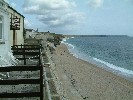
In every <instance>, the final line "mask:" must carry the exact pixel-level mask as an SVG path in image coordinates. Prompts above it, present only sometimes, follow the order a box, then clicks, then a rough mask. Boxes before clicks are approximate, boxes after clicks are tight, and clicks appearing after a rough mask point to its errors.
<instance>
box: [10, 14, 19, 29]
mask: <svg viewBox="0 0 133 100" xmlns="http://www.w3.org/2000/svg"><path fill="white" fill-rule="evenodd" d="M10 30H20V18H18V17H17V16H13V17H12V15H11V24H10Z"/></svg>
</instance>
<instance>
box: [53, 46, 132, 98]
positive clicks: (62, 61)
mask: <svg viewBox="0 0 133 100" xmlns="http://www.w3.org/2000/svg"><path fill="white" fill-rule="evenodd" d="M55 53H56V54H53V56H52V58H53V62H54V63H55V67H56V69H55V70H56V72H57V75H58V78H59V80H60V81H61V83H62V87H63V88H64V90H65V92H66V94H67V97H66V98H68V99H67V100H84V99H86V100H90V99H91V100H105V99H107V100H108V99H109V100H131V99H133V83H132V82H130V81H128V80H126V79H124V78H121V77H119V76H116V75H115V74H113V73H111V72H109V71H106V70H105V69H103V68H100V67H97V66H96V65H93V64H91V63H89V62H87V61H84V60H82V59H79V58H76V57H74V56H73V55H72V54H70V52H69V51H68V49H67V46H66V45H65V44H61V45H59V46H58V47H57V48H56V52H55ZM112 96H113V97H112ZM116 98H117V99H116Z"/></svg>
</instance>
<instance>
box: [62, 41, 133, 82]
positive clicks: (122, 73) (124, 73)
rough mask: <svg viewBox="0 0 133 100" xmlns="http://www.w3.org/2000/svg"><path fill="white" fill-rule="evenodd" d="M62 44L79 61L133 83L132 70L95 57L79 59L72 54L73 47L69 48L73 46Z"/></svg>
mask: <svg viewBox="0 0 133 100" xmlns="http://www.w3.org/2000/svg"><path fill="white" fill-rule="evenodd" d="M62 44H64V45H66V46H67V49H68V51H69V52H70V54H72V55H73V56H74V57H76V58H77V59H80V60H83V61H86V62H88V63H90V64H92V65H95V66H97V67H99V68H102V69H104V70H106V71H108V72H111V73H112V74H115V75H117V76H119V77H122V78H124V79H126V80H128V81H130V82H133V71H132V70H128V69H125V68H122V67H119V66H116V65H114V64H111V63H108V62H105V61H103V60H100V59H98V58H93V57H90V58H83V57H81V58H79V57H78V56H77V55H75V54H73V53H71V49H70V48H71V47H70V48H69V45H71V44H68V43H65V42H62ZM72 52H73V51H72Z"/></svg>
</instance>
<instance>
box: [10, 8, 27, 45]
mask: <svg viewBox="0 0 133 100" xmlns="http://www.w3.org/2000/svg"><path fill="white" fill-rule="evenodd" d="M8 12H9V19H10V18H11V15H14V16H17V17H18V18H20V30H16V31H15V34H16V44H15V45H20V44H24V37H23V32H24V17H23V16H22V15H20V14H19V13H18V12H16V10H13V8H10V7H8ZM9 36H10V44H11V45H13V30H10V34H9Z"/></svg>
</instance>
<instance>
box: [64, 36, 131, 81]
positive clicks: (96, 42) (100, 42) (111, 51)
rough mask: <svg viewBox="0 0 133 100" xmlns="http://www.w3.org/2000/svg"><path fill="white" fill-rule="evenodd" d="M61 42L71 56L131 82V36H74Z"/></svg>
mask: <svg viewBox="0 0 133 100" xmlns="http://www.w3.org/2000/svg"><path fill="white" fill-rule="evenodd" d="M62 43H64V44H66V45H67V47H68V50H69V52H70V53H71V54H73V56H75V57H77V58H79V59H82V60H85V61H87V62H89V63H92V64H94V65H96V66H98V67H101V68H103V69H105V70H107V71H110V72H112V73H114V74H116V75H118V76H120V77H123V78H125V79H127V80H129V81H131V82H133V37H129V36H76V37H71V38H64V39H63V41H62Z"/></svg>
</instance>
